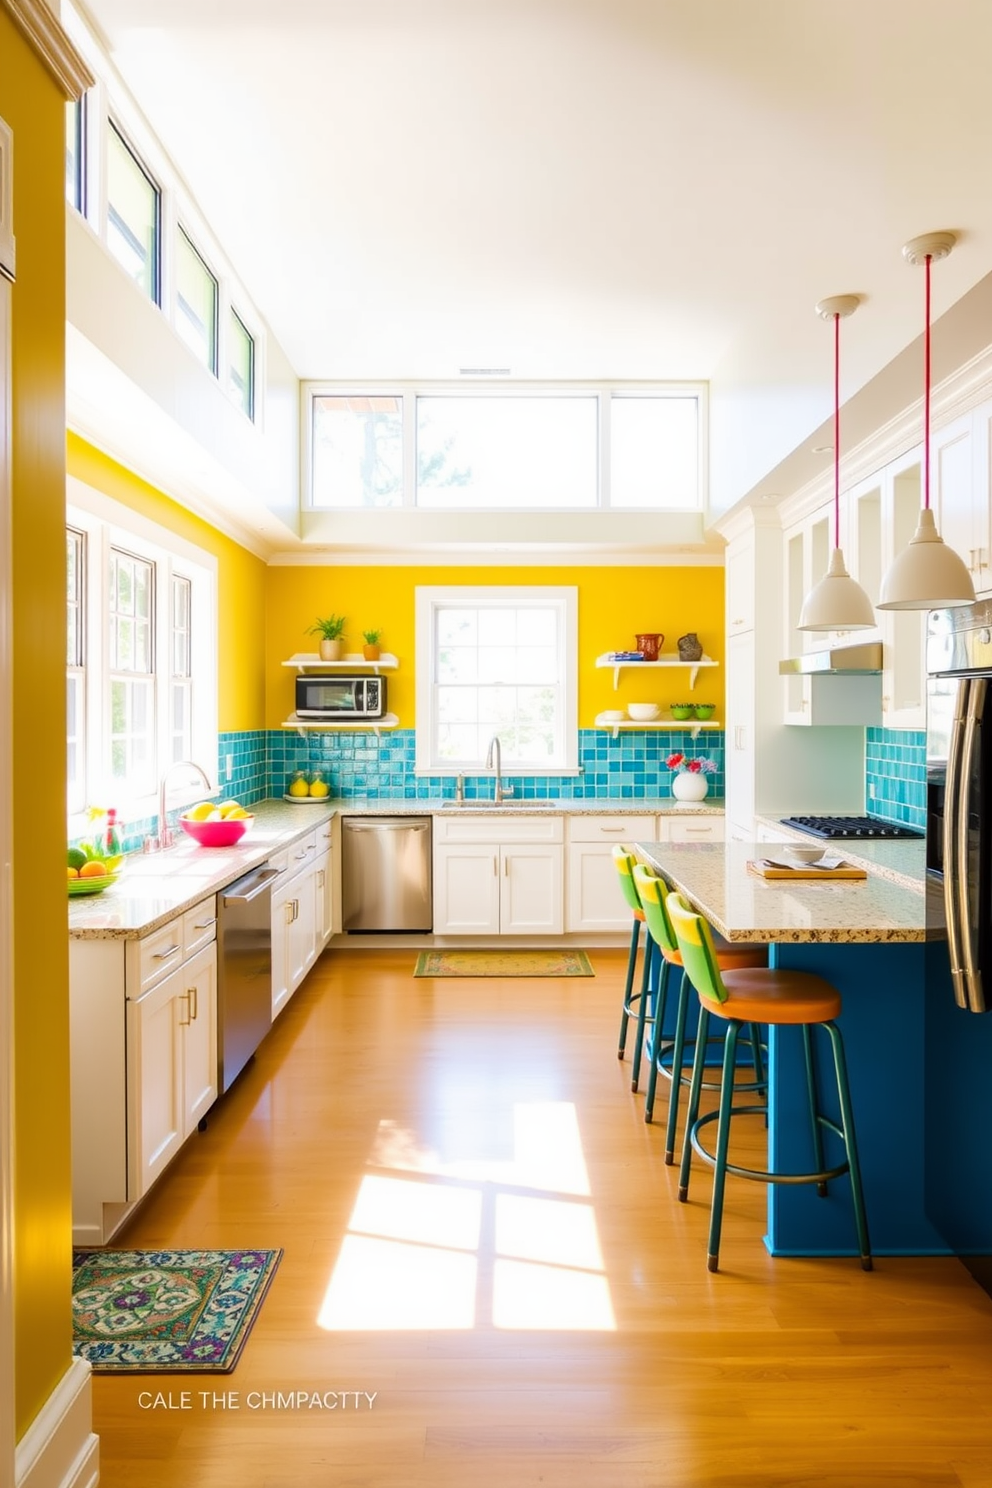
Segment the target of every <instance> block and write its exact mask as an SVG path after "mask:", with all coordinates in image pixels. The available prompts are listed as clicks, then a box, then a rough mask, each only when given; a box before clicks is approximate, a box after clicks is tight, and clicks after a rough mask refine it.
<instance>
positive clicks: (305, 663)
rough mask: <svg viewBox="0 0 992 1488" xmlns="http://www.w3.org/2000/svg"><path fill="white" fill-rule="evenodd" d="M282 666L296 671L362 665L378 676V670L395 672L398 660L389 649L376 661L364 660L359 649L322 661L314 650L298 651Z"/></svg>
mask: <svg viewBox="0 0 992 1488" xmlns="http://www.w3.org/2000/svg"><path fill="white" fill-rule="evenodd" d="M283 666H284V667H292V668H293V669H294V671H297V672H345V671H347V672H353V671H355V669H356V668H357V667H364V668H366V669H367V670H368V671H370V672H374V673H375V675H376V676H378V675H379V673H380V672H395V670H396V668H397V667H398V666H399V662H398V661H397V660H396V657H395V656H394V655H393V654H392V652H391V651H383V653H382V655H381V656H380V657H379V660H378V661H366V660H365V657H364V656H363V655H362V654H361V652H359V651H356V652H355V653H354V654H353V655H350V656H341V657H339V658H338V660H337V661H322V660H321V658H320V656H319V655H318V654H317V652H316V651H311V652H308V651H299V652H297V654H296V655H295V656H291V657H290V658H289V660H288V661H284V662H283Z"/></svg>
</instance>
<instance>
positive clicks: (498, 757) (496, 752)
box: [486, 734, 503, 805]
mask: <svg viewBox="0 0 992 1488" xmlns="http://www.w3.org/2000/svg"><path fill="white" fill-rule="evenodd" d="M486 769H487V770H495V771H496V784H495V786H494V788H493V800H494V801H495V802H496V803H497V805H498V804H499V802H500V801H502V799H503V753H502V749H501V746H500V742H499V734H493V736H492V738H491V739H490V740H489V752H488V754H487V755H486Z"/></svg>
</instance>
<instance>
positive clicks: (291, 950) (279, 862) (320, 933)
mask: <svg viewBox="0 0 992 1488" xmlns="http://www.w3.org/2000/svg"><path fill="white" fill-rule="evenodd" d="M324 831H325V828H322V827H318V828H316V829H315V830H314V831H312V832H308V833H306V834H305V836H302V837H300V838H298V839H297V840H296V841H295V842H294V843H292V844H291V845H290V847H289V848H286V849H283V851H282V852H280V853H277V854H274V855H273V856H272V857H271V858H270V859H269V863H270V866H271V867H273V868H277V869H281V870H282V872H283V877H282V878H281V879H278V880H276V887H275V888H274V889H273V891H272V1017H273V1020H274V1019H275V1017H276V1015H277V1014H278V1013H280V1012H281V1011H282V1009H283V1008H284V1007H285V1005H286V1003H287V1002H288V1001H289V999H290V997H292V995H293V993H294V992H295V991H296V989H297V987H298V986H299V985H300V983H301V982H302V980H303V978H304V977H305V976H306V974H307V972H308V971H309V970H310V968H311V966H312V965H313V963H314V962H315V961H316V959H317V957H318V956H319V954H320V952H321V951H322V950H323V948H324V944H325V943H326V939H327V936H326V935H325V934H324V929H325V923H326V924H330V923H332V915H333V901H332V892H331V891H332V885H330V884H329V883H328V879H329V877H330V863H331V854H330V852H329V851H327V850H326V849H325V851H324V852H323V853H322V854H320V856H319V857H318V854H317V843H318V833H320V834H321V838H320V840H321V841H322V842H324V841H325V840H327V841H329V840H330V839H329V838H326V839H325V837H324V835H323V834H324ZM318 927H319V930H318Z"/></svg>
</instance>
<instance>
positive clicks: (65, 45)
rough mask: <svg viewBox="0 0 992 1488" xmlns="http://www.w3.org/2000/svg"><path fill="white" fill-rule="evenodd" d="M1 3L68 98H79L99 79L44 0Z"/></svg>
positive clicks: (5, 1)
mask: <svg viewBox="0 0 992 1488" xmlns="http://www.w3.org/2000/svg"><path fill="white" fill-rule="evenodd" d="M0 5H2V6H3V8H4V10H6V12H7V14H8V15H9V16H10V18H11V20H12V21H13V22H14V25H15V26H16V27H17V28H18V30H19V31H20V32H21V33H22V35H23V36H24V37H25V38H26V39H27V41H28V42H29V43H30V45H31V46H32V47H33V48H34V50H35V51H36V52H37V54H38V56H39V57H40V58H41V60H42V62H44V64H45V66H46V67H47V68H48V71H49V72H50V73H51V75H52V77H53V78H54V79H55V81H56V82H57V83H58V85H59V87H60V88H61V89H62V92H63V93H64V94H65V96H66V98H80V97H82V95H83V94H84V93H85V92H86V89H87V88H92V86H93V84H94V83H95V82H96V78H95V77H94V76H93V74H92V72H90V70H89V68H88V67H87V65H86V63H85V62H84V61H83V58H82V56H81V54H80V53H79V52H78V51H77V50H76V48H75V46H74V45H73V43H72V42H71V41H70V40H69V37H68V36H67V34H66V33H65V31H64V30H63V29H62V25H61V22H60V21H59V20H58V17H57V16H55V15H54V14H53V12H52V11H51V10H50V9H49V7H48V6H47V5H46V3H45V0H0Z"/></svg>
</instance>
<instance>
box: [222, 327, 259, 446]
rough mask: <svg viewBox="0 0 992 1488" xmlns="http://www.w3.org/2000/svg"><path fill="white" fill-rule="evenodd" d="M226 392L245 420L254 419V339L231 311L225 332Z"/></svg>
mask: <svg viewBox="0 0 992 1488" xmlns="http://www.w3.org/2000/svg"><path fill="white" fill-rule="evenodd" d="M227 338H228V340H227V344H228V357H227V391H228V393H229V394H230V396H231V398H232V399H233V400H234V402H235V403H236V404H237V405H238V407H239V408H240V409H241V412H242V413H243V414H245V416H246V417H247V418H250V419H254V417H255V338H254V336H253V335H252V334H251V332H250V331H249V330H248V327H247V326H246V325H245V323H244V321H243V320H242V319H241V316H240V315H239V314H238V312H237V311H236V310H234V309H232V310H231V313H230V319H229V322H228V332H227Z"/></svg>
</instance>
